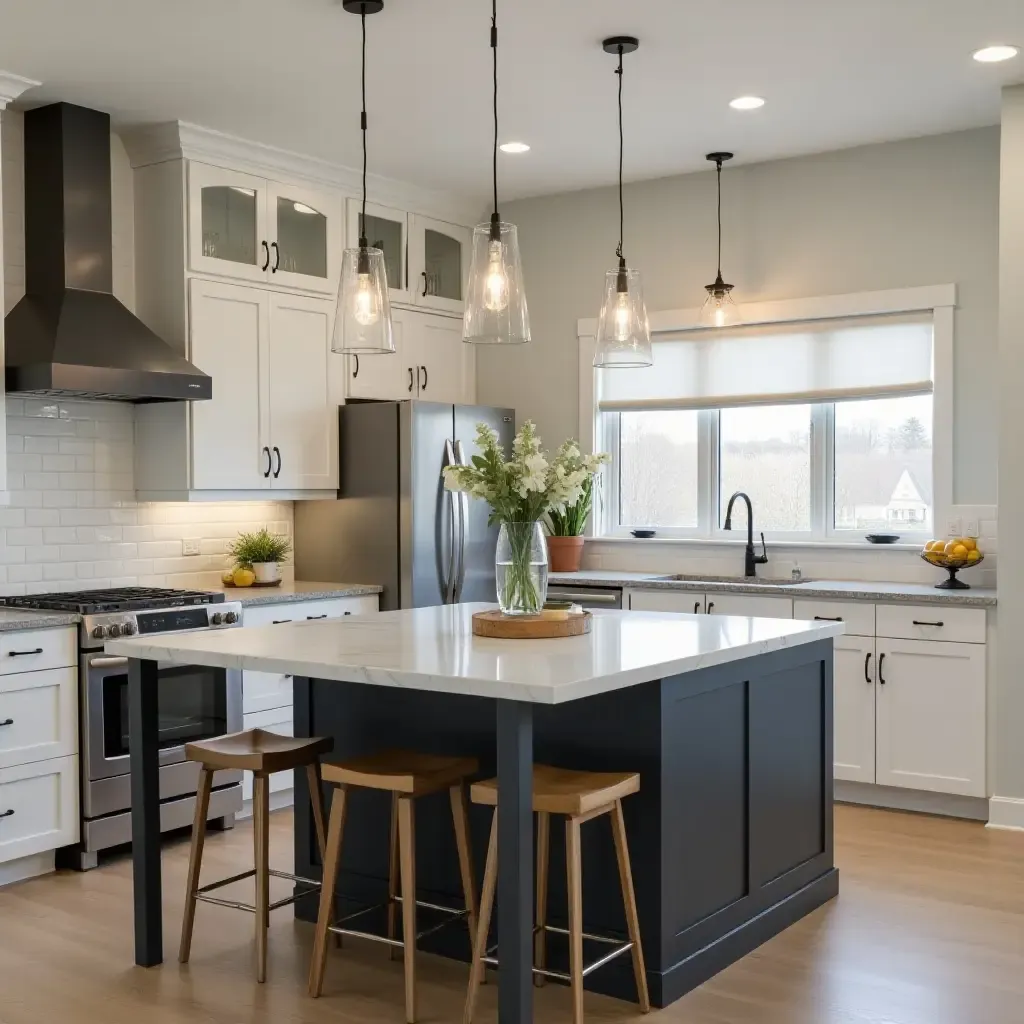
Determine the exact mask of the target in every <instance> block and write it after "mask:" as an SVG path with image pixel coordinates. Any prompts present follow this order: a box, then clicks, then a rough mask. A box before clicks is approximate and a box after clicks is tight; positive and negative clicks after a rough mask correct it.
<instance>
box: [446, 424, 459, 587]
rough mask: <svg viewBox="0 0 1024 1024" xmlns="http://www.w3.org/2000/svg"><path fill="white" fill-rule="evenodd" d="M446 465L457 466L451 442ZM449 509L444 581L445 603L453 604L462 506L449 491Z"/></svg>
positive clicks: (447, 446)
mask: <svg viewBox="0 0 1024 1024" xmlns="http://www.w3.org/2000/svg"><path fill="white" fill-rule="evenodd" d="M444 464H445V465H446V466H455V465H457V462H456V459H455V449H454V448H453V447H452V443H451V441H445V443H444ZM441 486H442V487H444V472H443V471H442V473H441ZM446 493H447V495H448V503H449V509H450V510H451V514H452V515H451V534H450V540H451V544H450V545H449V548H448V577H447V579H445V580H444V594H443V598H444V603H445V604H453V603H454V601H455V583H456V577H457V564H458V563H457V548H458V540H457V534H456V530H457V523H456V520H457V519H458V518H459V512H460V504H459V495H458V493H457V492H455V491H447V490H446Z"/></svg>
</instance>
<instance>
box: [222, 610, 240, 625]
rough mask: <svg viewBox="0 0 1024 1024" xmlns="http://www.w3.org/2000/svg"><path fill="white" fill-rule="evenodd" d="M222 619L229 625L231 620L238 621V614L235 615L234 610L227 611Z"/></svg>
mask: <svg viewBox="0 0 1024 1024" xmlns="http://www.w3.org/2000/svg"><path fill="white" fill-rule="evenodd" d="M224 621H225V622H226V623H227V624H228V625H231V623H232V622H237V621H238V616H237V615H236V614H235V612H228V613H227V614H226V615H225V616H224Z"/></svg>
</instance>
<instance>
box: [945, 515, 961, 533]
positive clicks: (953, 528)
mask: <svg viewBox="0 0 1024 1024" xmlns="http://www.w3.org/2000/svg"><path fill="white" fill-rule="evenodd" d="M963 528H964V525H963V520H962V519H961V518H960V517H959V516H950V518H949V521H948V522H947V523H946V536H947V537H960V536H962V535H963Z"/></svg>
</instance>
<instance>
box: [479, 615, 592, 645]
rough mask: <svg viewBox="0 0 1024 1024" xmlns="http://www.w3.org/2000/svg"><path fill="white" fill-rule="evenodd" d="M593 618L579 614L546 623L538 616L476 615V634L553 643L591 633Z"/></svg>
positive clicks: (545, 620)
mask: <svg viewBox="0 0 1024 1024" xmlns="http://www.w3.org/2000/svg"><path fill="white" fill-rule="evenodd" d="M592 619H593V615H591V614H590V612H577V613H576V614H575V615H569V617H568V618H565V619H543V618H541V617H540V616H539V615H503V614H502V613H501V612H499V611H490V612H474V613H473V633H474V635H475V636H489V637H492V638H493V639H495V640H553V639H555V638H557V637H565V636H582V635H583V634H584V633H589V632H590V623H591V620H592Z"/></svg>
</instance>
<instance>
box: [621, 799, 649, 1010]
mask: <svg viewBox="0 0 1024 1024" xmlns="http://www.w3.org/2000/svg"><path fill="white" fill-rule="evenodd" d="M612 835H613V836H614V837H615V857H616V859H617V860H618V862H619V883H620V884H621V886H622V902H623V904H624V906H625V908H626V927H627V929H628V930H629V941H630V942H632V943H633V949H632V955H633V974H634V975H635V977H636V994H637V997H638V999H639V1002H640V1010H641V1011H642V1012H643V1013H649V1012H650V1009H651V1000H650V996H649V995H648V993H647V971H646V970H645V969H644V953H643V949H642V948H641V946H640V919H639V917H638V916H637V912H636V894H635V893H634V891H633V871H632V869H631V868H630V866H629V847H628V846H627V845H626V822H625V819H624V818H623V816H622V801H621V800H616V801H615V808H614V810H613V811H612Z"/></svg>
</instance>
